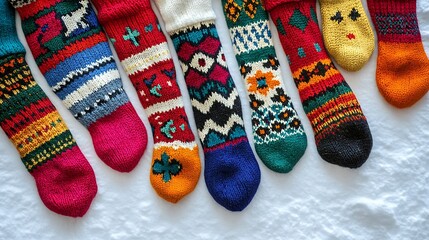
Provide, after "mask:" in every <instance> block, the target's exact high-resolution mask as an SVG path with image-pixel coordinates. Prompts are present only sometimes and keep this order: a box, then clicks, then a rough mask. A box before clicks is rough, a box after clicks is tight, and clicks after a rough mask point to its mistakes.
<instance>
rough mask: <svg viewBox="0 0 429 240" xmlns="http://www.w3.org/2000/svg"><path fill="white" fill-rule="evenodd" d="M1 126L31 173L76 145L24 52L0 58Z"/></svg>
mask: <svg viewBox="0 0 429 240" xmlns="http://www.w3.org/2000/svg"><path fill="white" fill-rule="evenodd" d="M0 70H1V71H0V80H1V84H0V126H1V128H2V129H3V130H4V131H5V133H6V134H7V135H8V137H9V138H10V140H11V141H12V143H13V144H14V145H15V147H16V149H17V150H18V152H19V154H20V156H21V160H22V162H23V163H24V165H25V167H26V168H27V170H28V171H29V172H32V171H34V170H35V169H36V168H37V167H38V166H41V165H43V164H44V163H46V162H47V161H49V160H52V159H54V158H55V157H56V156H58V155H60V154H62V153H63V152H65V151H68V150H70V149H72V148H74V147H77V145H76V142H75V140H74V139H73V137H72V135H71V133H70V131H69V130H68V128H67V126H66V125H65V122H64V120H63V119H62V118H61V116H60V115H59V114H58V112H57V110H56V109H55V107H54V106H53V105H52V103H51V102H50V100H49V99H48V98H47V96H46V95H45V93H44V92H43V90H42V89H41V88H40V87H39V85H37V83H36V82H35V81H34V79H33V76H32V75H31V71H30V68H29V67H28V65H27V63H26V62H25V60H24V54H19V55H15V56H14V55H11V56H10V57H6V58H3V59H0Z"/></svg>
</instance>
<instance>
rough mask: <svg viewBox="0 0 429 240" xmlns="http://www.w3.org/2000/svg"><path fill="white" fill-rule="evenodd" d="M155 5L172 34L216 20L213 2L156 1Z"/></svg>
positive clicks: (202, 0) (205, 0) (191, 0)
mask: <svg viewBox="0 0 429 240" xmlns="http://www.w3.org/2000/svg"><path fill="white" fill-rule="evenodd" d="M155 3H156V5H157V7H158V9H159V11H160V13H161V16H162V18H163V19H164V23H165V28H166V30H167V32H168V33H170V34H172V33H173V32H176V31H177V30H180V29H183V28H186V27H188V26H192V25H195V24H198V23H200V22H206V21H211V20H215V19H216V15H215V13H214V11H213V8H212V1H211V0H186V1H183V0H155Z"/></svg>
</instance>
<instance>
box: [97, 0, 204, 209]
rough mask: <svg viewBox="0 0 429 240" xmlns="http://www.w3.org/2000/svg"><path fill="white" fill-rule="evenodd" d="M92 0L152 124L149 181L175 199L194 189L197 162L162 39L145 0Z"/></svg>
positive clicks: (165, 194)
mask: <svg viewBox="0 0 429 240" xmlns="http://www.w3.org/2000/svg"><path fill="white" fill-rule="evenodd" d="M92 2H93V3H94V5H95V7H96V8H97V10H98V17H99V19H100V22H101V24H102V25H103V27H104V29H105V30H106V32H107V34H108V35H109V37H110V39H111V40H112V42H113V45H114V47H115V49H116V51H117V53H118V56H119V59H120V60H121V62H122V65H123V67H124V69H125V70H126V72H127V73H128V75H129V76H130V79H131V81H132V83H133V85H134V87H135V88H136V90H137V92H138V95H139V98H140V102H141V103H142V105H143V107H144V108H145V110H146V113H147V115H148V117H149V122H150V124H151V126H152V133H153V139H154V154H153V157H152V170H151V174H150V180H151V183H152V186H153V187H154V189H155V190H156V191H157V193H158V194H159V195H160V196H161V197H163V198H164V199H166V200H168V201H170V202H173V203H175V202H177V201H179V200H180V199H181V198H183V197H184V196H185V195H187V194H188V193H190V192H192V191H193V190H194V188H195V186H196V184H197V182H198V179H199V176H200V172H201V163H200V158H199V155H198V146H197V144H196V142H195V138H194V135H193V133H192V131H191V129H190V127H189V124H188V118H187V116H186V112H185V109H184V108H183V100H182V95H181V93H180V89H179V86H178V85H177V82H176V76H175V73H176V72H175V69H174V64H173V60H172V59H171V56H170V52H169V50H168V45H167V40H166V39H165V36H164V34H163V33H162V31H161V29H160V27H159V24H158V22H157V19H156V16H155V13H154V12H153V11H152V8H151V6H150V1H149V0H130V1H126V2H123V1H121V0H108V1H106V0H93V1H92Z"/></svg>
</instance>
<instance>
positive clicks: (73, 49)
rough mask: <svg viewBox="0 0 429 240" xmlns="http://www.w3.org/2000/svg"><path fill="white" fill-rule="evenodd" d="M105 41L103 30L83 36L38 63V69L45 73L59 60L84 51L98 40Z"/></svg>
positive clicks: (98, 41)
mask: <svg viewBox="0 0 429 240" xmlns="http://www.w3.org/2000/svg"><path fill="white" fill-rule="evenodd" d="M105 41H107V38H106V35H104V33H103V32H100V33H97V34H94V35H92V36H89V37H87V38H84V39H82V40H79V41H76V42H74V43H72V44H70V45H68V46H66V47H64V49H61V50H60V51H58V52H57V53H56V54H54V55H53V56H52V57H50V58H49V60H46V61H45V62H43V63H42V64H40V65H39V68H40V71H41V72H42V74H45V73H47V72H48V71H49V70H51V69H53V68H55V67H56V66H57V65H58V64H59V63H60V62H62V61H64V60H66V59H67V58H69V57H71V56H73V55H74V54H76V53H78V52H81V51H84V50H86V49H88V48H91V47H93V46H95V45H97V44H98V43H100V42H105Z"/></svg>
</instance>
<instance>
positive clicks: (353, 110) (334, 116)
mask: <svg viewBox="0 0 429 240" xmlns="http://www.w3.org/2000/svg"><path fill="white" fill-rule="evenodd" d="M328 104H329V103H328ZM337 106H338V107H337V108H331V109H330V110H329V112H322V113H321V114H319V115H318V116H317V117H316V118H314V119H313V120H312V121H311V124H312V125H313V126H317V128H316V129H315V130H316V131H320V130H322V129H323V128H324V127H326V126H327V125H330V124H332V123H334V122H338V121H340V120H341V119H344V118H346V117H348V116H349V115H354V114H362V115H363V113H362V110H361V109H360V108H357V106H359V103H358V101H356V100H355V99H353V100H351V101H348V102H345V103H340V104H338V105H337ZM346 108H350V109H349V110H347V111H345V112H344V111H341V110H342V109H346ZM327 116H330V117H329V118H326V117H327ZM320 123H322V124H320ZM319 124H320V125H319Z"/></svg>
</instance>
